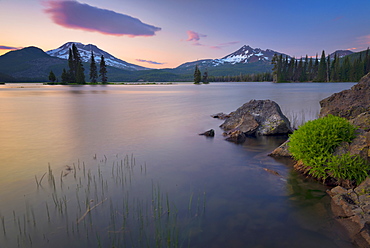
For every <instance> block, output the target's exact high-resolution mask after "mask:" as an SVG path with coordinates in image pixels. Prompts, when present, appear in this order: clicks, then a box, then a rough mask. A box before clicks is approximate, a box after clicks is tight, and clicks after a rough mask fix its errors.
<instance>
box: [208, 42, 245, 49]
mask: <svg viewBox="0 0 370 248" xmlns="http://www.w3.org/2000/svg"><path fill="white" fill-rule="evenodd" d="M238 43H240V41H230V42H226V43H220V44H218V45H216V46H210V48H212V49H222V48H224V47H228V46H231V45H235V44H238Z"/></svg>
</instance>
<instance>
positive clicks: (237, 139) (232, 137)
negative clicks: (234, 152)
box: [223, 130, 247, 144]
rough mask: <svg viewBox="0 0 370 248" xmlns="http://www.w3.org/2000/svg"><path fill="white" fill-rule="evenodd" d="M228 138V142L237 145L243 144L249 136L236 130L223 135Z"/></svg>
mask: <svg viewBox="0 0 370 248" xmlns="http://www.w3.org/2000/svg"><path fill="white" fill-rule="evenodd" d="M223 135H224V136H226V140H227V141H231V142H234V143H237V144H240V143H243V142H244V141H245V140H246V138H247V136H246V135H245V134H244V133H243V132H242V131H240V130H234V131H230V132H227V133H223Z"/></svg>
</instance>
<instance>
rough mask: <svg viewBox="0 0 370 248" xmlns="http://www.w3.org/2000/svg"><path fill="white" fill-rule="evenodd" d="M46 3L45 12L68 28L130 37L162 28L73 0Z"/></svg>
mask: <svg viewBox="0 0 370 248" xmlns="http://www.w3.org/2000/svg"><path fill="white" fill-rule="evenodd" d="M44 3H45V6H46V8H45V12H46V13H47V14H49V15H50V16H51V19H52V20H53V22H54V23H56V24H58V25H61V26H63V27H66V28H72V29H81V30H86V31H96V32H99V33H102V34H108V35H117V36H121V35H127V36H130V37H135V36H153V35H155V32H157V31H160V30H161V28H159V27H155V26H152V25H149V24H145V23H143V22H141V21H140V20H139V19H137V18H134V17H131V16H129V15H125V14H121V13H117V12H114V11H112V10H107V9H101V8H98V7H94V6H90V5H88V4H82V3H79V2H77V1H73V0H72V1H71V0H66V1H55V0H47V1H45V2H44Z"/></svg>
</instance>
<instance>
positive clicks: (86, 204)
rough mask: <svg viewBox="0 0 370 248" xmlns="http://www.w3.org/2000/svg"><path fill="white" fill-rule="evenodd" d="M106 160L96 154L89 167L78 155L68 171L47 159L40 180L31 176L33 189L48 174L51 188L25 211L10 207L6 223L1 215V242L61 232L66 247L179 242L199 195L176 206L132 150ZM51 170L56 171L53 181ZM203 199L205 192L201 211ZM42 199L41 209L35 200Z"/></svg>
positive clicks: (46, 238) (33, 242)
mask: <svg viewBox="0 0 370 248" xmlns="http://www.w3.org/2000/svg"><path fill="white" fill-rule="evenodd" d="M109 159H110V158H108V157H107V156H106V155H104V157H103V159H101V160H98V159H97V156H96V155H95V159H94V161H95V163H96V165H92V166H91V165H88V164H85V162H83V161H81V162H80V160H78V162H77V163H73V165H72V166H69V167H67V168H70V170H67V172H65V170H66V169H65V167H64V168H63V169H61V170H60V171H58V170H57V169H55V168H52V167H51V165H50V163H49V164H48V168H47V172H45V173H44V174H43V175H42V176H41V177H40V179H38V177H37V176H35V181H36V185H37V189H39V188H40V187H42V186H43V185H42V182H43V179H44V178H45V177H47V178H48V182H49V183H48V186H49V187H45V185H44V187H43V190H37V194H40V195H44V197H45V198H44V199H43V202H39V201H37V200H36V199H35V200H34V201H33V200H30V201H28V200H27V201H26V204H25V211H24V213H23V212H20V213H17V212H16V211H14V210H13V222H11V223H10V225H7V222H6V218H5V217H4V216H3V215H1V214H0V220H1V222H2V230H3V234H4V236H5V235H7V237H8V239H7V240H8V241H7V242H9V244H10V245H5V247H13V246H14V247H16V246H17V245H18V247H31V246H33V247H38V246H51V245H53V244H55V242H56V240H54V237H58V236H60V235H63V234H62V233H63V232H64V236H63V239H62V241H61V242H62V243H63V242H65V244H66V245H65V246H68V244H70V243H75V244H79V247H90V246H98V247H182V246H183V245H184V243H186V242H184V240H187V239H189V237H188V236H189V235H190V230H191V227H187V225H193V224H194V221H193V220H194V218H196V216H198V215H201V212H202V211H200V210H199V209H201V202H202V196H201V195H200V196H198V194H195V193H191V195H190V198H189V197H188V204H185V205H183V204H182V205H180V206H181V209H182V211H179V210H178V207H177V206H176V204H175V202H173V201H172V200H171V194H170V193H169V192H166V191H165V190H164V189H163V188H162V186H161V185H160V183H157V182H155V180H153V179H152V178H151V177H147V173H148V175H150V172H148V171H147V165H146V163H145V164H139V165H138V166H137V161H136V159H135V157H134V156H133V154H131V155H125V156H122V157H120V156H118V155H115V160H114V161H111V160H109ZM108 161H109V163H108ZM72 170H73V173H69V172H72ZM54 171H57V172H58V173H57V175H58V176H60V178H59V180H57V181H56V180H55V176H54V174H55V172H54ZM59 173H60V175H59ZM107 178H108V179H107ZM150 184H151V187H150ZM143 185H149V186H148V187H144V186H143ZM194 197H196V198H195V199H197V207H196V208H197V210H196V214H195V216H194V215H186V214H184V213H185V212H187V211H186V207H187V208H188V212H189V213H191V212H192V211H193V209H192V208H193V206H192V205H193V198H194ZM185 198H186V197H185ZM205 198H206V197H205V192H204V194H203V212H204V209H205V202H206V199H205ZM108 200H109V204H105V203H106V202H107V201H108ZM183 200H184V201H185V202H186V199H183ZM194 201H195V200H194ZM40 203H41V204H42V205H43V207H42V210H38V209H37V208H36V207H35V205H33V204H40ZM184 210H185V211H184ZM179 212H180V213H181V214H179ZM71 216H73V218H71ZM189 217H190V218H189ZM51 230H53V231H51ZM39 237H42V238H41V241H40V238H39ZM40 242H41V243H40ZM63 244H64V243H63ZM80 244H81V245H80ZM57 245H62V244H57Z"/></svg>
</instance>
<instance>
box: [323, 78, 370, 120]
mask: <svg viewBox="0 0 370 248" xmlns="http://www.w3.org/2000/svg"><path fill="white" fill-rule="evenodd" d="M320 106H321V110H320V117H324V116H327V115H329V114H332V115H335V116H341V117H344V118H346V119H349V120H350V119H353V118H356V117H357V116H358V115H359V114H361V113H363V112H366V111H370V73H368V74H367V75H366V76H364V77H362V78H361V80H360V81H359V83H358V84H356V85H354V86H352V88H351V89H349V90H343V91H341V92H339V93H335V94H333V95H331V96H329V97H327V98H325V99H323V100H321V101H320Z"/></svg>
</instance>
